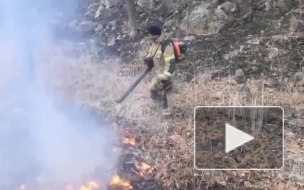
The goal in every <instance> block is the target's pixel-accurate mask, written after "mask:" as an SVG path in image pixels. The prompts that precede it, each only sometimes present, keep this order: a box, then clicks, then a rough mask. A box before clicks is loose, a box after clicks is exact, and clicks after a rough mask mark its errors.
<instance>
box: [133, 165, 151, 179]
mask: <svg viewBox="0 0 304 190" xmlns="http://www.w3.org/2000/svg"><path fill="white" fill-rule="evenodd" d="M135 166H136V169H137V170H138V171H139V175H141V176H143V175H144V174H146V173H151V172H152V169H153V168H152V167H151V166H149V165H148V164H146V163H143V162H142V163H140V164H137V163H135Z"/></svg>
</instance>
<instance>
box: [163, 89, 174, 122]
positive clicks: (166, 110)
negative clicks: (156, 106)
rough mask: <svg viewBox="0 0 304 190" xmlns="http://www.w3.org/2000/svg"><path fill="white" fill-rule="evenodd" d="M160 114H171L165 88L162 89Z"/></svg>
mask: <svg viewBox="0 0 304 190" xmlns="http://www.w3.org/2000/svg"><path fill="white" fill-rule="evenodd" d="M162 109H163V110H162V114H163V116H171V115H172V111H171V109H170V108H169V106H168V99H167V93H166V91H165V90H163V91H162Z"/></svg>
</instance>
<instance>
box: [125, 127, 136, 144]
mask: <svg viewBox="0 0 304 190" xmlns="http://www.w3.org/2000/svg"><path fill="white" fill-rule="evenodd" d="M122 143H123V144H128V145H133V146H134V145H135V144H136V141H135V137H134V135H133V134H132V133H131V132H130V131H127V130H126V131H124V133H123V137H122Z"/></svg>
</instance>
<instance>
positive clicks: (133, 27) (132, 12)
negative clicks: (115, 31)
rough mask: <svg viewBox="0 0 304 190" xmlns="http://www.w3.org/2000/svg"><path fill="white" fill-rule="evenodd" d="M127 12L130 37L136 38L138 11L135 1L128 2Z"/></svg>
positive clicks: (127, 0)
mask: <svg viewBox="0 0 304 190" xmlns="http://www.w3.org/2000/svg"><path fill="white" fill-rule="evenodd" d="M126 5H127V12H128V19H129V21H128V27H129V36H130V37H131V38H134V37H135V36H137V34H138V29H137V22H136V9H135V0H126Z"/></svg>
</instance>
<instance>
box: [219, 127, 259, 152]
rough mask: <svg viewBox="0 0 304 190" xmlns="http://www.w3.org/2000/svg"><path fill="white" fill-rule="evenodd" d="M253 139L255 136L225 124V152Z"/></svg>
mask: <svg viewBox="0 0 304 190" xmlns="http://www.w3.org/2000/svg"><path fill="white" fill-rule="evenodd" d="M253 139H254V138H253V137H252V136H250V135H248V134H247V133H244V132H243V131H240V130H238V129H237V128H235V127H233V126H231V125H229V124H227V123H226V124H225V153H228V152H230V151H231V150H234V149H236V148H237V147H239V146H242V145H243V144H245V143H247V142H249V141H251V140H253Z"/></svg>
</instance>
